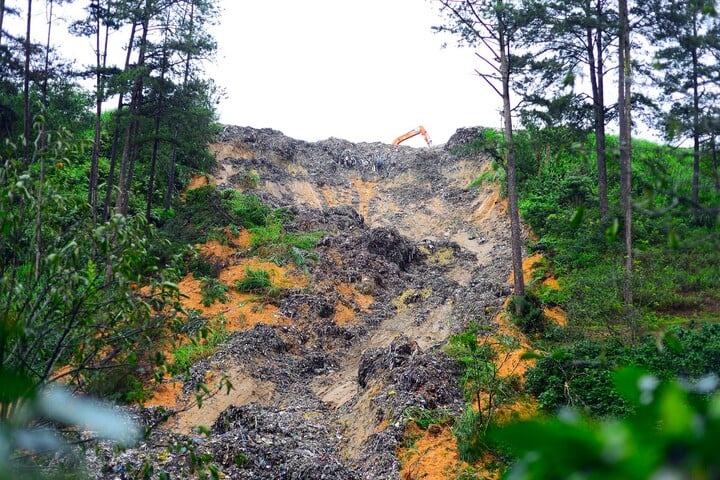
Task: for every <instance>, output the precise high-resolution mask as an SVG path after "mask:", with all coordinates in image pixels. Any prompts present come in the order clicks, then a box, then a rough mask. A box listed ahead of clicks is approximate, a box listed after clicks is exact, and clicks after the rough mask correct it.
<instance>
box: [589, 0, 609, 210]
mask: <svg viewBox="0 0 720 480" xmlns="http://www.w3.org/2000/svg"><path fill="white" fill-rule="evenodd" d="M588 7H589V5H588ZM588 11H590V8H588ZM595 14H596V19H597V22H598V24H597V26H596V28H595V31H594V32H593V29H592V28H590V27H588V29H587V45H588V63H589V66H590V84H591V87H592V98H593V107H594V114H595V155H596V157H597V169H598V206H599V209H600V216H601V217H603V218H605V217H607V214H608V196H607V161H606V153H605V152H606V146H605V89H604V76H605V72H604V68H603V58H604V53H603V41H602V34H603V30H602V26H601V21H602V20H601V19H602V4H601V1H600V0H598V2H597V4H596V9H595ZM593 40H594V41H593Z"/></svg>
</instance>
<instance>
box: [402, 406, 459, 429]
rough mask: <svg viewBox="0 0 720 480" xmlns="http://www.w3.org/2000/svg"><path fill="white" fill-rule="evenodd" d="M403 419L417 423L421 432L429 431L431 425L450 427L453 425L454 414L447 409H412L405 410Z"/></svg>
mask: <svg viewBox="0 0 720 480" xmlns="http://www.w3.org/2000/svg"><path fill="white" fill-rule="evenodd" d="M403 417H404V418H405V419H406V420H411V421H413V422H415V425H417V426H418V427H419V428H420V429H421V430H427V428H428V427H429V426H430V425H449V424H452V423H453V416H452V412H451V411H450V410H449V409H447V408H433V409H429V408H424V407H417V406H416V407H410V408H407V409H405V411H404V412H403Z"/></svg>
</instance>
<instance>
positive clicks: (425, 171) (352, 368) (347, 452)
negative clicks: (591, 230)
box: [94, 127, 510, 479]
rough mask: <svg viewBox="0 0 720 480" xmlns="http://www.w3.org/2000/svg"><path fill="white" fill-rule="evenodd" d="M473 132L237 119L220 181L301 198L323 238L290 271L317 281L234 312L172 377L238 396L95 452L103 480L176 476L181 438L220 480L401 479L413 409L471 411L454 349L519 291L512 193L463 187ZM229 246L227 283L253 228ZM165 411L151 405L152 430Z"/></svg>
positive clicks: (477, 167)
mask: <svg viewBox="0 0 720 480" xmlns="http://www.w3.org/2000/svg"><path fill="white" fill-rule="evenodd" d="M469 135H470V136H471V135H472V132H471V131H470V132H469V131H465V130H459V131H458V132H457V134H456V135H455V136H454V137H453V138H452V139H451V140H450V142H448V144H447V145H445V146H438V147H432V148H423V149H415V148H411V147H404V146H393V145H385V144H380V143H373V144H367V143H360V144H353V143H350V142H347V141H344V140H339V139H333V138H331V139H328V140H324V141H321V142H316V143H308V142H303V141H298V140H294V139H291V138H289V137H286V136H284V135H282V134H281V133H280V132H277V131H273V130H269V129H263V130H256V129H252V128H246V127H226V128H225V129H224V131H223V133H222V134H221V135H220V137H219V139H218V142H217V143H216V144H214V145H213V146H212V149H213V152H214V153H215V155H216V157H217V159H218V167H217V169H216V171H215V172H213V175H212V176H211V177H210V178H209V181H211V182H214V183H215V184H217V185H218V186H219V187H220V188H238V189H242V190H244V191H247V192H249V193H254V194H255V195H257V196H259V197H261V198H262V199H263V200H264V201H265V202H267V203H268V204H270V205H272V206H273V207H287V208H288V210H289V211H290V212H291V213H292V215H293V216H292V221H291V223H290V225H289V229H290V230H293V231H317V230H320V231H322V232H324V233H325V235H324V237H323V238H322V239H321V241H320V242H319V243H318V245H317V246H316V248H315V250H314V254H315V258H314V259H311V260H310V261H309V262H308V263H307V264H306V265H304V266H303V267H302V268H300V267H298V268H296V269H295V270H296V271H292V267H291V268H290V270H289V271H287V272H286V273H283V275H285V274H287V278H293V277H292V276H293V275H296V276H297V278H300V277H302V278H303V280H298V281H296V282H294V283H293V282H290V284H289V286H288V288H287V289H286V290H285V291H284V292H285V293H284V294H283V295H282V296H281V297H280V299H279V300H277V301H276V302H275V303H276V304H275V305H268V306H267V308H268V310H267V313H268V314H267V315H266V316H265V317H264V318H266V319H270V320H263V319H262V315H261V318H259V319H258V318H254V320H253V321H247V319H248V317H249V313H248V312H243V311H242V309H241V308H236V309H234V310H230V307H227V309H226V310H224V311H223V312H224V313H223V314H224V315H225V316H226V317H227V321H228V323H232V322H234V325H236V326H237V328H235V330H236V331H234V332H233V333H232V334H231V336H230V338H229V340H228V342H227V343H226V344H225V345H223V346H222V347H221V348H220V349H219V350H218V351H217V352H216V353H215V354H214V355H212V356H211V357H210V358H207V359H205V360H203V361H201V362H199V363H198V364H196V365H195V366H194V367H193V368H192V370H191V375H190V377H189V378H176V379H172V382H170V380H169V383H170V384H172V385H175V386H177V388H175V389H173V390H172V392H173V394H177V395H178V397H179V398H180V399H181V400H182V399H183V398H185V399H188V398H191V392H192V391H193V387H194V386H195V384H197V383H199V382H205V383H208V384H210V383H211V382H212V381H213V380H214V379H217V378H220V376H221V375H223V374H225V375H227V376H228V378H229V379H230V380H231V381H232V383H233V385H234V387H235V389H234V390H232V391H231V392H230V393H229V394H228V395H225V394H224V393H221V394H219V395H216V396H215V397H213V398H211V399H209V400H208V401H207V402H205V404H204V405H203V408H202V409H199V410H198V409H197V408H193V409H190V410H187V411H179V412H178V413H176V414H174V415H171V417H170V418H169V419H168V420H167V421H165V422H163V423H161V424H160V425H159V426H158V427H156V428H155V429H154V430H153V433H152V435H151V436H150V438H149V439H148V440H147V441H146V442H145V443H144V444H143V445H141V446H139V447H137V448H135V449H132V450H128V451H126V452H124V453H122V454H120V455H113V454H111V452H110V451H109V450H107V451H106V450H103V449H100V450H98V453H97V458H95V459H94V462H95V463H96V464H97V471H96V472H94V473H95V474H96V476H97V478H109V477H107V475H108V474H109V473H111V474H112V475H113V478H136V477H135V476H134V474H135V473H134V472H139V471H141V470H142V469H143V468H145V469H146V471H149V472H152V475H153V476H154V477H153V478H159V477H157V476H158V475H159V474H160V472H163V471H164V472H167V473H168V474H169V475H170V476H171V478H179V477H180V472H181V471H183V469H187V467H188V455H187V451H183V450H182V449H178V450H177V452H176V453H168V451H169V450H168V446H169V445H181V444H183V442H190V443H191V444H192V445H194V448H195V449H197V451H198V452H199V453H202V454H207V455H208V457H207V458H211V459H212V462H213V463H214V464H215V465H217V466H218V469H219V472H220V473H221V474H222V476H223V478H238V479H279V478H282V479H301V478H302V479H315V478H327V479H331V478H332V479H353V478H357V479H379V478H398V476H399V471H400V463H399V460H398V458H397V456H396V449H397V448H398V446H399V445H400V442H401V441H402V438H403V431H404V422H403V412H405V411H406V410H407V409H408V408H409V407H412V406H422V407H427V408H435V407H440V406H442V407H448V408H449V409H452V410H454V411H458V412H459V411H460V410H461V409H462V394H461V392H460V388H459V386H458V384H457V380H456V377H457V373H458V372H457V369H458V367H457V365H456V364H455V362H454V361H453V360H451V359H450V358H449V357H448V356H447V355H446V354H445V353H443V352H442V351H441V348H440V347H441V346H442V345H443V343H444V342H445V341H446V339H447V338H448V337H449V335H451V334H453V333H457V332H459V331H461V330H462V329H463V328H464V327H465V326H466V325H467V323H468V322H470V321H477V322H491V321H492V318H493V317H494V314H495V313H496V312H498V311H499V310H500V309H501V306H502V304H503V301H504V300H505V298H506V297H507V295H508V294H509V286H508V275H509V266H510V261H509V260H510V259H509V256H510V250H509V247H508V246H509V234H508V232H507V228H506V223H507V222H506V219H505V216H504V208H505V207H504V203H503V202H502V201H500V200H499V199H498V195H497V192H496V190H495V189H493V188H491V187H485V188H484V189H481V190H480V191H479V192H478V191H477V190H472V191H470V190H466V187H467V185H468V184H469V183H470V182H471V181H472V180H473V179H474V178H475V177H476V176H477V175H478V174H479V173H480V172H481V171H482V170H483V169H484V168H487V165H486V160H484V159H482V158H478V157H477V156H466V155H455V154H453V153H451V151H452V150H453V147H456V146H458V145H460V144H462V143H463V142H464V141H466V140H467V138H468V136H469ZM249 179H252V181H249ZM225 248H226V250H225V251H224V253H223V261H224V262H225V263H224V268H225V272H226V273H225V275H226V276H230V275H231V273H229V272H230V270H232V269H233V268H239V267H240V266H242V265H244V263H243V262H247V261H248V259H247V258H244V248H245V247H244V246H243V244H242V241H240V240H239V238H237V239H235V240H231V241H229V242H228V246H226V247H225ZM228 249H229V250H228ZM222 275H223V274H222V273H221V277H220V278H223V277H222ZM228 278H229V277H228ZM235 303H236V304H238V305H241V304H243V305H244V303H243V301H242V300H238V299H235ZM263 308H265V307H263ZM235 311H237V313H233V312H235ZM263 312H265V311H264V310H263V311H262V312H261V313H263ZM253 313H254V314H255V313H258V309H255V310H253ZM235 317H237V318H235ZM181 403H182V402H180V403H178V405H180V404H181ZM171 407H172V405H171ZM161 408H162V407H157V406H154V407H153V406H148V407H147V408H145V409H142V410H141V411H139V412H138V415H139V417H140V418H142V419H143V421H145V422H151V421H152V419H155V418H158V417H159V416H160V413H159V412H160V411H161V410H160V409H161ZM173 408H175V407H173ZM171 411H172V410H171ZM197 425H205V426H207V427H208V428H209V429H210V434H209V435H207V436H203V435H200V434H198V433H197V432H196V431H195V430H194V429H193V428H194V427H195V426H197ZM143 465H145V467H143Z"/></svg>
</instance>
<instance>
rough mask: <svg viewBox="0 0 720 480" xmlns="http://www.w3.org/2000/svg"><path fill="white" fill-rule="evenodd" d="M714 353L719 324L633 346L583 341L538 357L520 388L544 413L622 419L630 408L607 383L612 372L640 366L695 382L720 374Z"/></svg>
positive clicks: (678, 330)
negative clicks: (571, 411)
mask: <svg viewBox="0 0 720 480" xmlns="http://www.w3.org/2000/svg"><path fill="white" fill-rule="evenodd" d="M658 346H659V347H660V348H658ZM719 352H720V324H703V325H702V326H701V327H699V328H693V327H685V326H673V327H670V328H668V330H667V332H666V333H665V334H664V335H662V337H656V336H646V337H645V338H644V339H643V340H642V341H641V342H640V343H639V344H638V345H635V346H632V345H623V344H621V343H618V342H617V341H612V340H607V341H599V340H585V341H582V342H578V343H575V344H572V345H569V346H566V347H561V348H559V349H557V350H556V351H555V352H553V353H552V354H551V355H548V356H546V357H543V358H540V359H539V360H538V361H537V362H536V364H535V366H534V367H533V368H531V369H529V370H528V372H527V374H526V383H525V387H526V389H527V390H528V392H530V393H532V394H534V395H535V396H536V397H537V398H538V400H539V401H540V403H541V405H542V407H543V408H544V409H546V410H550V411H555V410H557V409H558V408H561V407H564V406H572V407H576V408H580V409H583V410H584V411H586V412H587V413H589V414H591V415H594V416H607V415H611V416H624V415H627V414H628V413H630V410H629V408H630V407H629V406H628V405H627V404H626V403H625V402H624V401H623V400H622V398H621V396H620V395H619V392H617V391H615V389H614V386H613V384H612V382H611V372H612V371H613V370H614V369H616V368H618V367H623V366H639V367H642V368H644V369H647V370H648V371H649V372H650V373H652V374H654V375H657V376H658V377H660V378H663V379H671V378H677V377H681V378H697V377H700V376H702V375H707V374H710V373H713V372H717V371H720V370H719V369H720V353H719Z"/></svg>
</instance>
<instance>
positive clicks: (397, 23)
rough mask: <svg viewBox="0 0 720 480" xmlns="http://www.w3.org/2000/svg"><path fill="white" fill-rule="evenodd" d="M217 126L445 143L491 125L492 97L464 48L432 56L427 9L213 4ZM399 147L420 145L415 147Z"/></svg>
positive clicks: (264, 0)
mask: <svg viewBox="0 0 720 480" xmlns="http://www.w3.org/2000/svg"><path fill="white" fill-rule="evenodd" d="M220 5H221V7H222V8H223V14H222V15H221V17H220V25H219V26H218V28H217V29H216V38H217V41H218V45H219V52H218V60H217V62H215V64H213V65H210V66H209V67H208V74H209V76H210V77H211V78H214V79H215V80H216V82H217V83H218V84H219V86H221V87H222V88H224V89H225V91H226V98H224V100H223V101H222V103H221V105H220V108H219V113H220V121H221V122H223V123H227V124H234V125H243V126H246V125H247V126H252V127H257V128H262V127H270V128H274V129H277V130H280V131H282V132H283V133H285V134H286V135H289V136H291V137H295V138H299V139H303V140H310V141H315V140H320V139H324V138H328V137H331V136H332V137H339V138H344V139H347V140H351V141H354V142H358V141H368V142H371V141H382V142H387V143H390V142H391V141H392V140H393V139H394V138H395V137H397V136H399V135H400V134H402V133H405V132H406V131H409V130H411V129H413V128H415V127H417V126H418V125H424V126H425V128H426V129H427V131H428V133H429V135H430V137H431V138H432V140H433V142H434V143H436V144H438V143H445V142H446V141H447V140H448V138H449V137H450V136H451V135H452V134H453V133H454V132H455V130H456V129H457V128H459V127H463V126H477V125H483V126H492V127H499V126H500V116H499V113H498V110H499V108H500V101H499V98H497V96H496V95H495V94H494V93H493V92H492V91H491V90H490V89H489V88H488V87H486V85H485V84H484V82H483V80H481V79H480V78H479V77H478V76H477V75H475V73H474V68H475V67H476V66H477V59H476V57H475V55H474V54H473V52H472V51H471V50H468V49H463V50H459V49H456V48H454V47H453V46H448V48H445V49H443V48H441V46H442V43H443V40H445V41H447V43H448V44H450V45H454V40H453V39H452V38H448V37H442V36H439V35H437V34H435V33H433V32H432V31H431V28H430V27H431V26H432V25H436V24H438V23H439V22H440V17H439V15H438V13H437V11H436V8H435V5H433V4H432V2H430V1H428V0H362V1H358V0H304V1H299V0H254V1H252V0H221V1H220ZM406 144H408V145H415V146H421V145H423V141H422V139H420V138H419V137H416V138H415V139H413V140H409V141H408V142H407V143H406Z"/></svg>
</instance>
